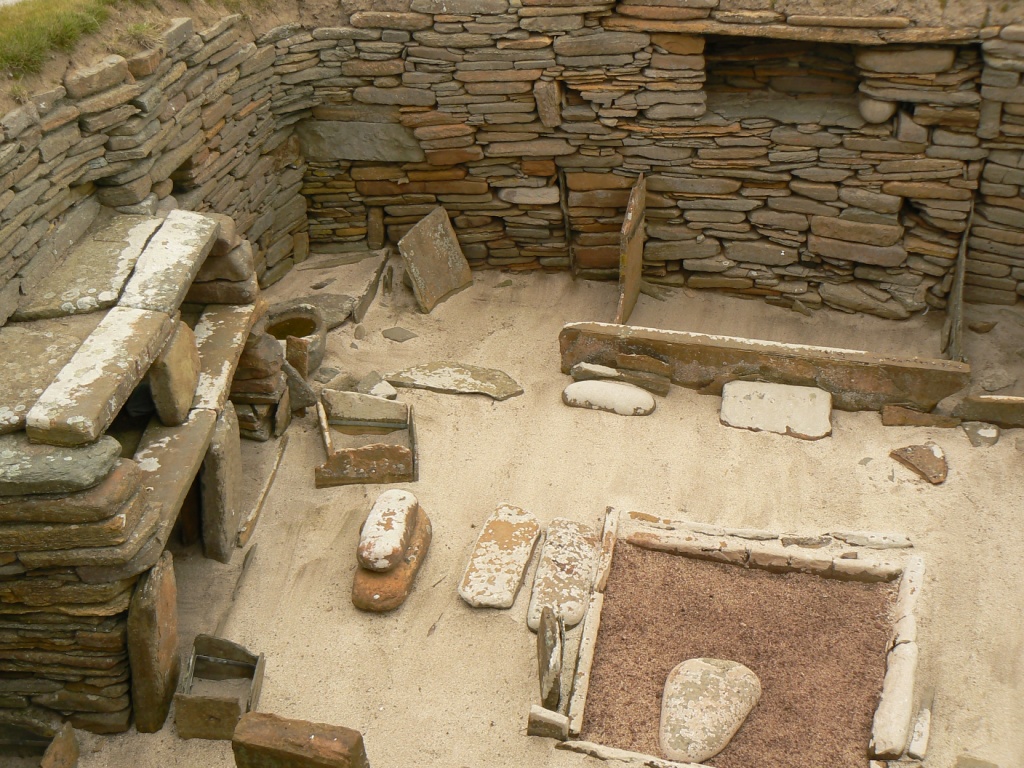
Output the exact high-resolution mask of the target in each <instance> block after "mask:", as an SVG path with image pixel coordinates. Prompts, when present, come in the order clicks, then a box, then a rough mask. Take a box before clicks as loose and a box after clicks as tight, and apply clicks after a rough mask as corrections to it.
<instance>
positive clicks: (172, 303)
mask: <svg viewBox="0 0 1024 768" xmlns="http://www.w3.org/2000/svg"><path fill="white" fill-rule="evenodd" d="M219 232H220V224H219V223H218V222H217V221H215V220H213V219H211V218H208V217H206V216H203V215H202V214H199V213H192V212H191V211H182V210H175V211H171V212H170V213H169V214H168V215H167V218H166V219H165V220H164V223H163V225H162V226H161V227H160V229H158V230H157V232H156V234H155V235H153V237H152V239H151V240H150V241H149V245H147V246H146V249H145V250H144V251H143V252H142V255H141V256H139V260H138V262H137V263H136V264H135V271H134V272H133V273H132V276H131V279H130V280H129V281H128V284H127V285H126V286H125V287H124V293H123V294H122V296H121V300H120V301H119V302H118V304H119V305H120V306H122V307H134V308H135V309H148V310H151V311H154V312H166V313H167V314H171V313H173V312H175V311H177V309H178V307H179V306H181V302H182V300H184V298H185V294H186V293H188V289H189V287H190V286H191V285H192V280H193V279H194V278H195V276H196V274H197V273H198V272H199V268H200V267H201V266H203V262H204V261H206V257H207V255H209V253H210V251H211V250H213V244H214V243H215V242H216V240H217V235H218V233H219Z"/></svg>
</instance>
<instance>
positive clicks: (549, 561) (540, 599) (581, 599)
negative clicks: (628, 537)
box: [526, 517, 599, 632]
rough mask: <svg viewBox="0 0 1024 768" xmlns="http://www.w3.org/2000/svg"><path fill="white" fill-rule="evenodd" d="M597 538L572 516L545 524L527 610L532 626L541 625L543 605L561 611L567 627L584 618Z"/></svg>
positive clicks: (557, 611) (558, 518)
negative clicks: (544, 537) (542, 543)
mask: <svg viewBox="0 0 1024 768" xmlns="http://www.w3.org/2000/svg"><path fill="white" fill-rule="evenodd" d="M598 540H599V539H598V536H597V534H595V533H594V532H593V531H592V530H590V528H588V527H587V526H585V525H580V524H579V523H577V522H575V521H573V520H567V519H565V518H563V517H556V518H555V519H554V520H552V521H551V523H550V524H549V525H548V534H547V540H546V541H545V542H544V549H542V550H541V553H540V563H538V565H537V575H536V576H535V577H534V580H533V594H532V595H531V596H530V608H529V610H528V611H527V614H526V624H527V626H529V628H530V629H531V630H533V631H534V632H536V631H537V629H538V627H540V616H541V612H542V611H543V610H544V607H545V606H550V607H551V608H553V609H554V610H555V612H556V613H558V614H560V615H561V617H562V620H563V621H564V622H565V628H566V629H569V628H571V627H575V626H576V625H577V624H579V623H580V622H581V621H582V620H583V616H584V614H585V613H586V610H587V603H588V601H589V600H590V592H591V587H592V586H593V582H594V568H595V566H596V565H597V547H598Z"/></svg>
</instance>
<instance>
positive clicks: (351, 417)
mask: <svg viewBox="0 0 1024 768" xmlns="http://www.w3.org/2000/svg"><path fill="white" fill-rule="evenodd" d="M320 397H321V399H322V400H323V403H324V411H325V412H326V414H327V421H328V423H329V424H338V425H340V426H355V427H359V426H389V427H394V428H395V429H404V428H405V427H408V426H409V405H408V404H407V403H399V402H396V401H394V400H388V399H387V398H383V397H374V396H373V395H364V394H361V393H359V392H346V391H342V390H336V389H324V390H323V391H322V392H321V393H320Z"/></svg>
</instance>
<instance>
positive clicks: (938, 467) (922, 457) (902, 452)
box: [889, 443, 948, 485]
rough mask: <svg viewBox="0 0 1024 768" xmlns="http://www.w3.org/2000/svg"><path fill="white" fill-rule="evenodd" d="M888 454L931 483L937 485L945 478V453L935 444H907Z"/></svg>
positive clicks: (946, 468)
mask: <svg viewBox="0 0 1024 768" xmlns="http://www.w3.org/2000/svg"><path fill="white" fill-rule="evenodd" d="M889 455H890V456H891V457H892V458H894V459H896V461H898V462H899V463H900V464H902V465H903V466H905V467H907V468H908V469H911V470H913V471H914V472H916V473H917V474H919V475H920V476H921V477H923V478H924V479H925V480H927V481H928V482H929V483H931V484H932V485H938V484H939V483H941V482H943V481H944V480H945V479H946V474H947V472H948V466H947V464H946V454H945V453H943V451H942V449H941V448H939V446H937V445H934V444H932V443H928V444H927V445H908V446H907V447H906V448H897V449H895V450H893V451H890V452H889Z"/></svg>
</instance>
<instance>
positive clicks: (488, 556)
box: [459, 504, 540, 608]
mask: <svg viewBox="0 0 1024 768" xmlns="http://www.w3.org/2000/svg"><path fill="white" fill-rule="evenodd" d="M539 537H540V524H539V523H538V522H537V518H536V517H535V516H534V515H533V513H531V512H527V511H525V510H522V509H520V508H519V507H513V506H512V505H510V504H501V505H500V506H499V507H498V508H497V509H496V510H495V511H494V513H493V514H492V515H491V516H490V517H488V518H487V520H486V522H485V523H484V525H483V528H482V529H481V531H480V536H479V537H478V538H477V540H476V545H475V546H474V547H473V553H472V554H471V555H470V556H469V563H468V564H467V565H466V572H465V573H464V574H463V576H462V581H461V582H460V583H459V597H461V598H462V599H463V600H465V601H466V602H467V603H469V604H470V605H471V606H473V607H474V608H511V607H512V605H513V604H514V603H515V601H516V595H518V594H519V588H520V587H521V586H522V584H523V577H524V576H525V575H526V569H527V567H528V566H529V564H530V560H532V559H533V550H534V548H535V547H536V546H537V539H538V538H539Z"/></svg>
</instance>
